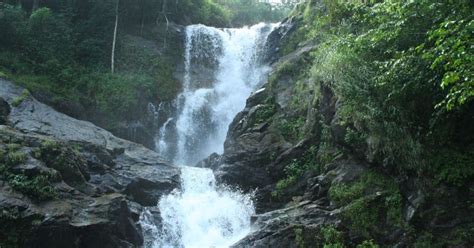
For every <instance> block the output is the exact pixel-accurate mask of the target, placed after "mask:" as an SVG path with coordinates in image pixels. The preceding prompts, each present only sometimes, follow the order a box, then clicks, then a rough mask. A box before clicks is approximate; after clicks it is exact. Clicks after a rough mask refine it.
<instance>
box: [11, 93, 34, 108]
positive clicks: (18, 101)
mask: <svg viewBox="0 0 474 248" xmlns="http://www.w3.org/2000/svg"><path fill="white" fill-rule="evenodd" d="M29 96H30V92H29V91H28V90H26V89H24V90H23V91H22V92H21V94H20V95H19V96H17V97H15V98H14V99H13V101H12V106H13V107H18V106H20V104H21V103H22V102H23V101H25V100H26V99H27V98H28V97H29Z"/></svg>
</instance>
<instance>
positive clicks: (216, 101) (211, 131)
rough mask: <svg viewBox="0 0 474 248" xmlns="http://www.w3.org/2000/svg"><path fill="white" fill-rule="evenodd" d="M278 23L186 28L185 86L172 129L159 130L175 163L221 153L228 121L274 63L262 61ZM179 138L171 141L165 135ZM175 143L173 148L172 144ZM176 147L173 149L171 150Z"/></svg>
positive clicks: (184, 162)
mask: <svg viewBox="0 0 474 248" xmlns="http://www.w3.org/2000/svg"><path fill="white" fill-rule="evenodd" d="M275 26H276V25H275V24H264V23H261V24H257V25H255V26H252V27H243V28H227V29H218V28H213V27H207V26H204V25H191V26H188V27H187V28H186V41H185V54H184V57H185V63H184V64H185V72H184V77H183V90H182V92H181V93H180V94H179V96H178V97H177V99H176V102H177V110H176V114H175V122H174V123H173V124H174V125H176V126H175V128H170V130H173V132H174V133H173V134H168V133H165V134H159V139H158V142H157V143H158V144H160V142H161V147H166V151H164V150H160V147H158V146H157V150H158V151H159V152H160V153H161V154H162V155H163V156H165V157H167V158H168V159H171V160H173V161H174V162H175V164H188V165H189V164H194V163H196V162H198V161H200V160H202V159H204V158H206V157H207V156H209V155H210V154H212V153H214V152H216V153H222V151H223V149H224V141H225V138H226V134H227V130H228V126H229V124H230V123H231V122H232V119H233V118H234V117H235V115H236V114H237V113H238V112H239V111H241V110H242V109H243V108H244V107H245V100H246V99H247V97H248V96H249V95H250V94H251V92H252V91H254V90H255V89H256V87H258V86H259V85H261V84H262V82H263V81H264V80H265V77H266V75H267V73H268V72H269V70H270V68H269V67H268V66H266V65H265V64H264V63H262V61H261V59H260V58H261V57H262V55H263V50H264V46H265V42H266V38H267V36H268V34H269V33H270V32H271V31H272V30H273V28H274V27H275ZM171 135H175V136H176V138H174V139H171V140H173V141H174V142H175V144H167V145H165V146H163V142H165V136H167V137H168V139H169V137H170V136H171ZM173 147H174V148H173ZM173 149H174V150H173Z"/></svg>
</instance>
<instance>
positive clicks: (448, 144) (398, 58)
mask: <svg viewBox="0 0 474 248" xmlns="http://www.w3.org/2000/svg"><path fill="white" fill-rule="evenodd" d="M473 13H474V4H473V2H472V1H468V0H460V1H428V0H426V1H424V0H421V1H407V2H405V1H330V0H322V1H315V0H311V1H305V2H304V3H303V4H301V5H300V6H298V9H297V10H295V11H294V13H293V14H292V18H294V20H295V22H296V23H297V28H296V29H295V31H294V33H292V34H291V35H290V36H289V38H287V39H286V40H285V42H284V43H285V44H284V47H283V48H282V49H281V50H280V53H281V55H287V54H289V53H291V52H293V51H295V50H297V49H299V48H302V47H305V46H312V47H313V49H312V50H311V53H309V54H308V55H307V56H303V57H302V58H301V59H300V60H299V62H297V63H293V64H290V63H284V64H280V66H279V68H278V69H277V71H276V72H275V73H274V74H273V75H272V77H271V78H270V81H271V84H272V85H274V84H276V83H277V81H278V79H279V78H280V77H281V75H290V76H291V77H292V78H293V79H294V80H295V81H294V82H293V83H294V84H295V87H294V92H293V100H292V104H291V106H290V107H291V108H292V110H291V112H292V113H296V115H291V114H290V115H287V116H286V118H279V121H280V122H282V125H281V126H280V129H281V131H282V134H283V135H284V136H285V138H286V139H287V140H294V141H297V140H299V139H301V138H302V137H304V136H307V135H309V134H308V132H307V131H306V130H305V122H304V121H301V120H300V117H301V116H304V115H305V113H306V112H307V111H308V109H310V108H312V107H317V106H318V104H320V103H321V101H322V99H323V96H322V95H323V94H324V93H323V92H322V91H323V90H324V89H327V88H329V89H330V90H331V91H332V92H333V93H334V95H335V97H337V99H339V101H338V109H337V114H336V115H337V118H338V123H324V122H323V121H321V123H320V129H319V130H320V133H319V134H318V137H320V144H319V146H318V147H311V148H310V149H308V151H307V152H306V154H308V155H309V159H308V158H307V157H308V156H303V157H302V158H298V159H295V160H294V161H293V162H292V163H291V164H289V165H288V166H287V167H286V170H285V172H286V175H287V178H285V179H283V180H281V181H280V182H279V183H278V184H277V186H276V191H275V192H274V193H273V196H274V197H282V195H284V194H285V189H286V188H288V187H290V186H291V185H292V184H295V183H296V182H297V181H298V180H300V179H301V178H302V175H304V173H305V171H308V170H312V171H318V172H319V173H321V172H324V171H326V169H327V168H326V167H325V166H326V165H328V164H330V163H329V162H331V161H334V159H336V158H337V157H338V156H339V155H340V154H341V151H344V152H345V153H350V154H353V155H354V156H356V157H357V156H358V157H359V158H360V159H362V160H366V161H368V162H369V163H370V165H371V168H370V170H371V172H370V174H368V175H366V176H364V177H362V179H361V180H358V181H356V182H353V183H351V184H349V185H345V184H340V185H333V186H332V187H331V189H330V192H329V195H330V198H331V200H332V201H333V202H334V203H335V204H336V205H339V206H345V212H344V213H343V214H341V215H342V216H341V218H342V219H343V220H344V221H345V222H346V223H349V227H350V228H351V230H352V231H353V232H355V233H357V234H358V235H361V236H363V237H365V238H366V239H367V240H370V239H372V238H376V237H383V236H384V235H387V234H384V233H381V230H389V229H390V228H389V227H392V228H395V227H398V228H402V229H404V230H406V231H407V232H408V233H410V235H413V236H414V237H415V241H414V242H415V243H416V247H438V246H439V247H444V246H456V245H462V244H466V243H467V244H469V243H470V242H474V239H473V237H472V235H469V233H470V232H471V233H472V228H473V227H472V225H470V226H469V225H466V226H463V227H460V228H458V229H453V231H452V232H451V234H445V235H451V236H450V239H440V237H437V236H436V235H433V234H432V233H430V231H428V230H425V231H426V232H425V231H420V230H418V229H417V230H415V229H416V228H420V226H417V227H416V228H415V229H413V228H414V227H413V226H410V225H408V224H407V223H405V222H403V221H401V217H400V213H401V202H402V198H401V195H400V192H399V188H398V187H399V186H397V184H399V185H401V183H406V182H407V181H408V180H413V179H414V178H416V180H417V184H419V185H418V186H419V187H421V188H423V189H424V190H425V192H426V194H427V195H428V196H427V198H429V199H430V201H431V202H432V203H433V204H435V203H436V204H440V202H442V201H446V199H447V198H443V197H446V196H449V193H447V188H456V189H457V190H458V191H459V192H466V196H467V197H466V198H465V199H463V200H462V202H461V203H459V204H461V205H462V206H463V208H467V209H471V211H472V208H473V207H474V206H473V205H472V199H469V197H468V196H469V195H472V190H473V189H472V186H469V185H470V183H471V182H472V180H473V179H474V145H473V144H474V129H473V125H472V123H474V101H473V99H474V60H473V58H474V56H473V53H474V50H473V48H474V37H473V32H474V21H473V17H474V16H473ZM308 79H309V81H308ZM308 94H313V95H315V97H314V98H310V100H308V97H307V95H308ZM311 99H314V100H311ZM321 119H324V117H321ZM335 124H337V126H340V127H342V128H343V129H344V132H343V133H344V137H342V140H341V137H336V136H334V133H332V132H333V131H334V130H331V127H330V126H329V125H335ZM301 180H302V179H301ZM395 182H397V183H395ZM469 187H471V188H469ZM375 190H380V192H384V193H382V199H379V198H378V197H376V198H371V197H370V196H367V194H368V193H369V192H374V191H375ZM442 199H444V200H442ZM381 218H382V219H381ZM380 223H385V224H384V225H385V226H384V227H381V226H378V225H380ZM341 235H342V234H341ZM367 242H369V241H367ZM370 242H372V241H370ZM367 244H368V243H367ZM325 247H344V244H343V243H342V241H341V242H339V241H338V239H336V241H333V242H328V244H327V246H325ZM364 247H365V246H364ZM367 247H377V246H376V245H374V246H367Z"/></svg>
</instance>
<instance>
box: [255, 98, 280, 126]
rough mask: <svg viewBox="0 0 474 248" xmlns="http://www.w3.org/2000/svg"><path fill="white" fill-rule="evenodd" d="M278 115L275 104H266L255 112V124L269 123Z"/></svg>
mask: <svg viewBox="0 0 474 248" xmlns="http://www.w3.org/2000/svg"><path fill="white" fill-rule="evenodd" d="M275 113H276V107H275V105H274V104H271V103H270V104H265V105H262V106H260V107H259V108H257V109H256V112H255V120H254V123H255V124H259V123H264V122H267V121H269V120H270V119H271V118H272V117H273V115H275Z"/></svg>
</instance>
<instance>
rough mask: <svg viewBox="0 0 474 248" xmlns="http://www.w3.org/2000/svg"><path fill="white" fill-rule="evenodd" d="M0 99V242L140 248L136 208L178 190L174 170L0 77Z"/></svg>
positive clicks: (156, 157)
mask: <svg viewBox="0 0 474 248" xmlns="http://www.w3.org/2000/svg"><path fill="white" fill-rule="evenodd" d="M0 99H4V100H2V101H0V105H1V106H0V111H1V114H2V118H4V117H6V118H5V119H6V120H5V121H6V122H2V124H5V123H8V124H9V126H5V125H0V153H1V154H2V156H1V159H0V172H1V173H0V210H1V213H2V214H0V223H2V225H1V226H2V227H0V229H1V232H0V233H1V234H0V244H2V242H5V243H4V245H5V246H6V247H9V245H11V246H14V247H16V246H19V247H139V246H140V245H141V244H142V243H143V237H142V234H141V227H140V225H139V224H138V218H139V215H140V211H141V209H142V206H155V205H156V204H157V202H158V200H159V198H160V196H161V195H163V194H166V193H169V192H170V191H172V190H173V189H175V188H176V187H178V186H179V169H177V168H176V167H173V166H171V165H170V164H169V163H167V162H166V161H164V160H163V159H162V158H161V157H160V156H159V155H158V154H156V153H155V152H153V151H151V150H148V149H147V148H145V147H143V146H142V145H139V144H135V143H132V142H129V141H126V140H123V139H120V138H117V137H115V136H113V135H112V134H111V133H110V132H108V131H105V130H103V129H101V128H99V127H96V126H94V125H93V124H91V123H89V122H85V121H79V120H75V119H73V118H71V117H69V116H66V115H64V114H61V113H59V112H56V111H54V110H53V109H52V108H50V107H48V106H46V105H44V104H42V103H40V102H38V101H37V100H36V99H34V98H33V97H31V96H28V95H27V94H25V91H24V90H23V89H21V88H19V87H16V86H14V85H13V84H11V83H10V82H7V81H5V80H1V79H0ZM5 103H7V104H5ZM137 203H138V204H137ZM3 240H5V241H3ZM2 247H3V245H2Z"/></svg>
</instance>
